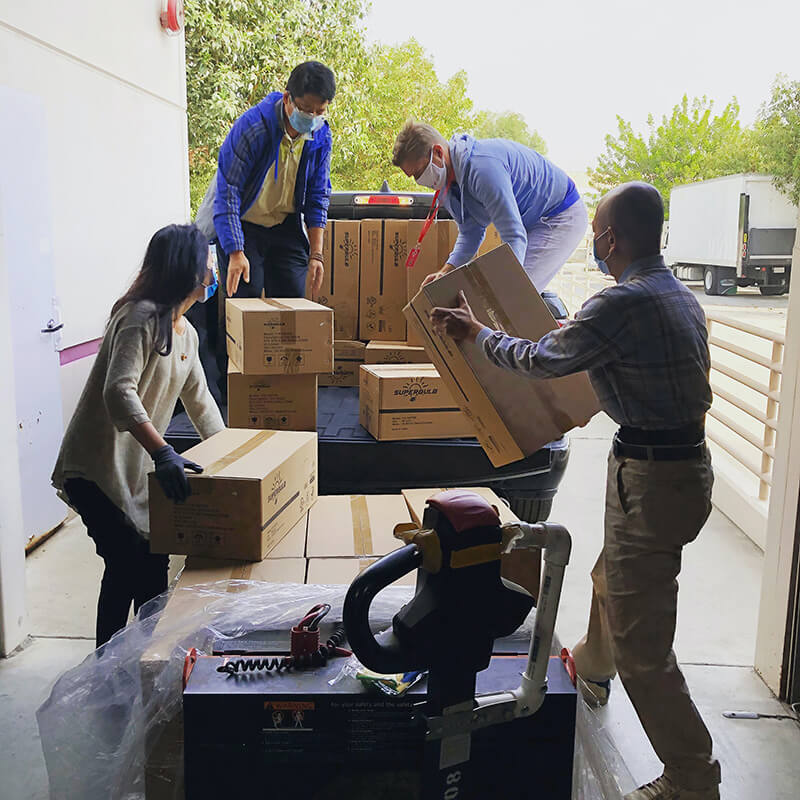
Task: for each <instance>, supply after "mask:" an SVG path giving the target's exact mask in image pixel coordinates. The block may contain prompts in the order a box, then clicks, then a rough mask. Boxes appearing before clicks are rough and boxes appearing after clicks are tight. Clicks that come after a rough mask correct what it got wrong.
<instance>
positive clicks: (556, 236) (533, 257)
mask: <svg viewBox="0 0 800 800" xmlns="http://www.w3.org/2000/svg"><path fill="white" fill-rule="evenodd" d="M588 226H589V214H588V213H587V211H586V206H585V205H584V203H583V200H578V201H577V202H576V203H573V205H571V206H570V207H569V208H567V209H565V210H564V211H562V212H561V213H560V214H556V216H554V217H542V219H541V220H539V222H537V223H536V224H535V225H534V226H533V227H532V228H531V229H530V230H529V231H528V249H527V250H526V251H525V263H524V264H523V267H525V272H527V273H528V277H529V278H530V279H531V283H533V285H534V286H535V287H536V289H537V291H539V292H543V291H544V290H545V289H546V288H547V284H548V283H550V281H551V280H553V278H554V277H555V275H556V273H557V272H558V271H559V270H560V269H561V267H563V266H564V264H566V263H567V259H568V258H569V257H570V256H571V255H572V254H573V253H574V252H575V248H577V246H578V245H579V244H580V243H581V240H582V239H583V237H584V236H586V230H587V228H588Z"/></svg>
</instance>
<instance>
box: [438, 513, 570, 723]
mask: <svg viewBox="0 0 800 800" xmlns="http://www.w3.org/2000/svg"><path fill="white" fill-rule="evenodd" d="M503 543H504V551H505V552H510V551H511V550H515V549H528V550H530V549H533V550H542V551H543V552H544V571H543V575H542V582H541V589H540V592H539V600H538V603H537V606H536V619H535V622H534V628H533V635H532V636H531V643H530V648H529V651H528V663H527V666H526V669H525V672H524V673H523V674H522V682H521V683H520V685H519V687H518V688H516V689H513V690H510V691H505V692H496V693H494V694H489V695H479V696H478V697H476V698H475V700H476V704H475V707H474V708H473V709H472V710H465V711H464V712H462V713H455V714H448V715H445V716H439V717H432V718H428V720H427V722H428V738H429V739H442V738H447V737H450V736H457V735H459V734H463V733H465V732H467V731H473V730H478V729H480V728H485V727H488V726H490V725H496V724H499V723H501V722H508V721H509V720H512V719H516V718H519V717H527V716H530V715H531V714H535V713H536V712H537V711H538V710H539V708H540V707H541V705H542V703H543V702H544V698H545V695H546V693H547V664H548V661H549V659H550V649H551V646H552V643H553V634H554V632H555V623H556V614H557V613H558V604H559V600H560V599H561V588H562V585H563V582H564V570H565V569H566V567H567V564H568V563H569V557H570V552H571V550H572V538H571V537H570V535H569V532H568V531H567V529H566V528H564V527H563V526H561V525H556V524H553V523H547V522H539V523H534V524H531V523H527V522H515V523H509V524H506V525H504V526H503Z"/></svg>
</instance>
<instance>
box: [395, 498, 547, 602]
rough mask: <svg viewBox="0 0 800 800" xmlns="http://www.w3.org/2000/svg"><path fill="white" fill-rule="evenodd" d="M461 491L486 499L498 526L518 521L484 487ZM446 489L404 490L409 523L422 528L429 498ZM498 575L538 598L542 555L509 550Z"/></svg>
mask: <svg viewBox="0 0 800 800" xmlns="http://www.w3.org/2000/svg"><path fill="white" fill-rule="evenodd" d="M460 488H461V491H466V492H475V494H478V495H480V496H481V497H483V498H485V499H486V500H487V501H488V502H489V504H490V505H493V506H494V507H495V508H497V510H498V512H499V515H500V524H501V525H505V524H507V523H514V522H519V519H518V518H517V515H516V514H515V513H514V512H513V511H512V510H511V509H510V508H509V507H508V505H506V503H505V501H504V500H503V499H502V498H501V497H498V496H497V495H496V494H495V493H494V492H493V491H492V490H491V489H489V488H487V487H485V486H465V487H460ZM444 491H446V489H403V497H404V498H405V499H406V503H407V504H408V510H409V513H410V514H411V520H412V521H413V522H414V524H415V525H419V526H420V527H421V526H422V517H423V515H424V514H425V506H426V505H427V503H428V498H430V497H433V496H434V495H437V494H439V492H444ZM500 574H501V575H502V576H503V577H504V578H505V579H506V580H509V581H512V582H513V583H516V584H517V585H518V586H521V587H522V588H523V589H527V591H529V592H530V593H531V594H532V595H533V596H534V597H538V596H539V585H540V583H541V578H542V554H541V552H539V551H538V550H512V551H511V552H510V553H503V554H502V555H501V557H500Z"/></svg>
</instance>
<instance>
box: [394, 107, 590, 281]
mask: <svg viewBox="0 0 800 800" xmlns="http://www.w3.org/2000/svg"><path fill="white" fill-rule="evenodd" d="M392 163H393V164H394V165H395V166H396V167H400V169H402V170H403V172H405V174H406V175H408V176H409V177H411V178H414V180H415V181H416V182H417V183H418V184H419V185H420V186H425V187H427V188H429V189H438V190H440V191H441V192H442V195H441V196H442V203H443V205H444V206H445V208H446V209H447V210H448V211H449V212H450V216H451V217H452V218H453V219H454V220H455V221H456V223H457V224H458V238H457V239H456V243H455V247H454V248H453V252H452V253H450V256H449V258H448V259H447V263H446V264H445V265H444V266H443V267H442V268H441V269H440V270H439V272H435V273H433V274H432V275H429V276H428V277H427V278H426V279H425V281H424V283H423V286H424V285H425V284H426V283H430V282H431V281H433V280H436V278H438V277H441V276H442V275H444V274H445V273H446V272H449V271H450V270H451V269H454V268H455V267H460V266H461V265H462V264H466V263H467V262H468V261H469V260H470V259H472V258H474V256H475V253H477V252H478V248H479V247H480V244H481V242H482V241H483V238H484V236H485V233H486V228H487V227H488V225H489V224H490V223H494V226H495V228H497V231H498V233H499V234H500V237H501V239H502V240H503V241H504V242H505V243H506V244H508V245H509V246H510V247H511V249H512V250H513V252H514V255H515V256H516V257H517V260H518V261H519V263H520V264H522V266H523V267H524V268H525V271H526V272H527V273H528V276H529V277H530V279H531V281H532V282H533V285H534V286H535V287H536V288H537V289H538V291H540V292H541V291H543V290H544V289H545V288H546V287H547V284H548V283H550V281H551V280H552V279H553V276H554V275H555V274H556V273H557V272H558V270H559V269H561V267H562V266H563V265H564V264H565V263H566V261H567V259H568V258H569V256H570V255H571V254H572V252H573V251H574V250H575V248H576V247H577V246H578V245H579V244H580V242H581V240H582V239H583V237H584V236H585V235H586V232H587V229H588V225H589V217H588V214H587V211H586V206H585V205H584V203H583V200H581V197H580V194H579V193H578V190H577V189H576V188H575V184H574V183H573V182H572V180H571V179H570V178H569V176H568V175H567V174H566V173H565V172H564V171H563V170H561V169H559V168H558V167H557V166H555V164H552V163H551V162H549V161H548V160H547V159H546V158H545V157H544V156H542V155H540V154H539V153H537V152H536V151H535V150H531V149H530V148H529V147H525V146H524V145H521V144H518V143H517V142H512V141H508V140H506V139H474V138H473V137H472V136H469V135H468V134H457V135H456V136H453V138H452V139H450V141H449V142H448V141H447V140H446V139H445V138H444V137H443V136H442V135H441V134H440V133H439V132H438V131H437V130H436V129H435V128H432V127H431V126H430V125H426V124H425V123H422V122H414V121H409V122H407V123H406V124H405V125H404V126H403V129H402V130H401V131H400V133H399V134H398V136H397V140H396V141H395V145H394V150H393V158H392Z"/></svg>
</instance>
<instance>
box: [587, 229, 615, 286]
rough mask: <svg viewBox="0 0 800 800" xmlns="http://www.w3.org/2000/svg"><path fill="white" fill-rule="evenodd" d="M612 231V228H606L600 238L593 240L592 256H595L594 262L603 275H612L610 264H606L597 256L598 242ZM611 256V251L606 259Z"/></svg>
mask: <svg viewBox="0 0 800 800" xmlns="http://www.w3.org/2000/svg"><path fill="white" fill-rule="evenodd" d="M610 230H611V228H606V229H605V230H604V231H603V232H602V233H601V234H600V235H599V236H596V237H595V238H594V239H593V240H592V255H594V262H595V264H597V269H599V270H600V272H602V273H603V275H610V274H611V270H610V269H609V268H608V264H606V262H605V261H604V260H603V259H602V258H600V256H598V255H597V240H598V239H602V238H603V237H604V236H605V235H606V234H607V233H608V232H609V231H610ZM610 255H611V251H610V250H609V251H608V255H607V256H606V258H608V256H610Z"/></svg>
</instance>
